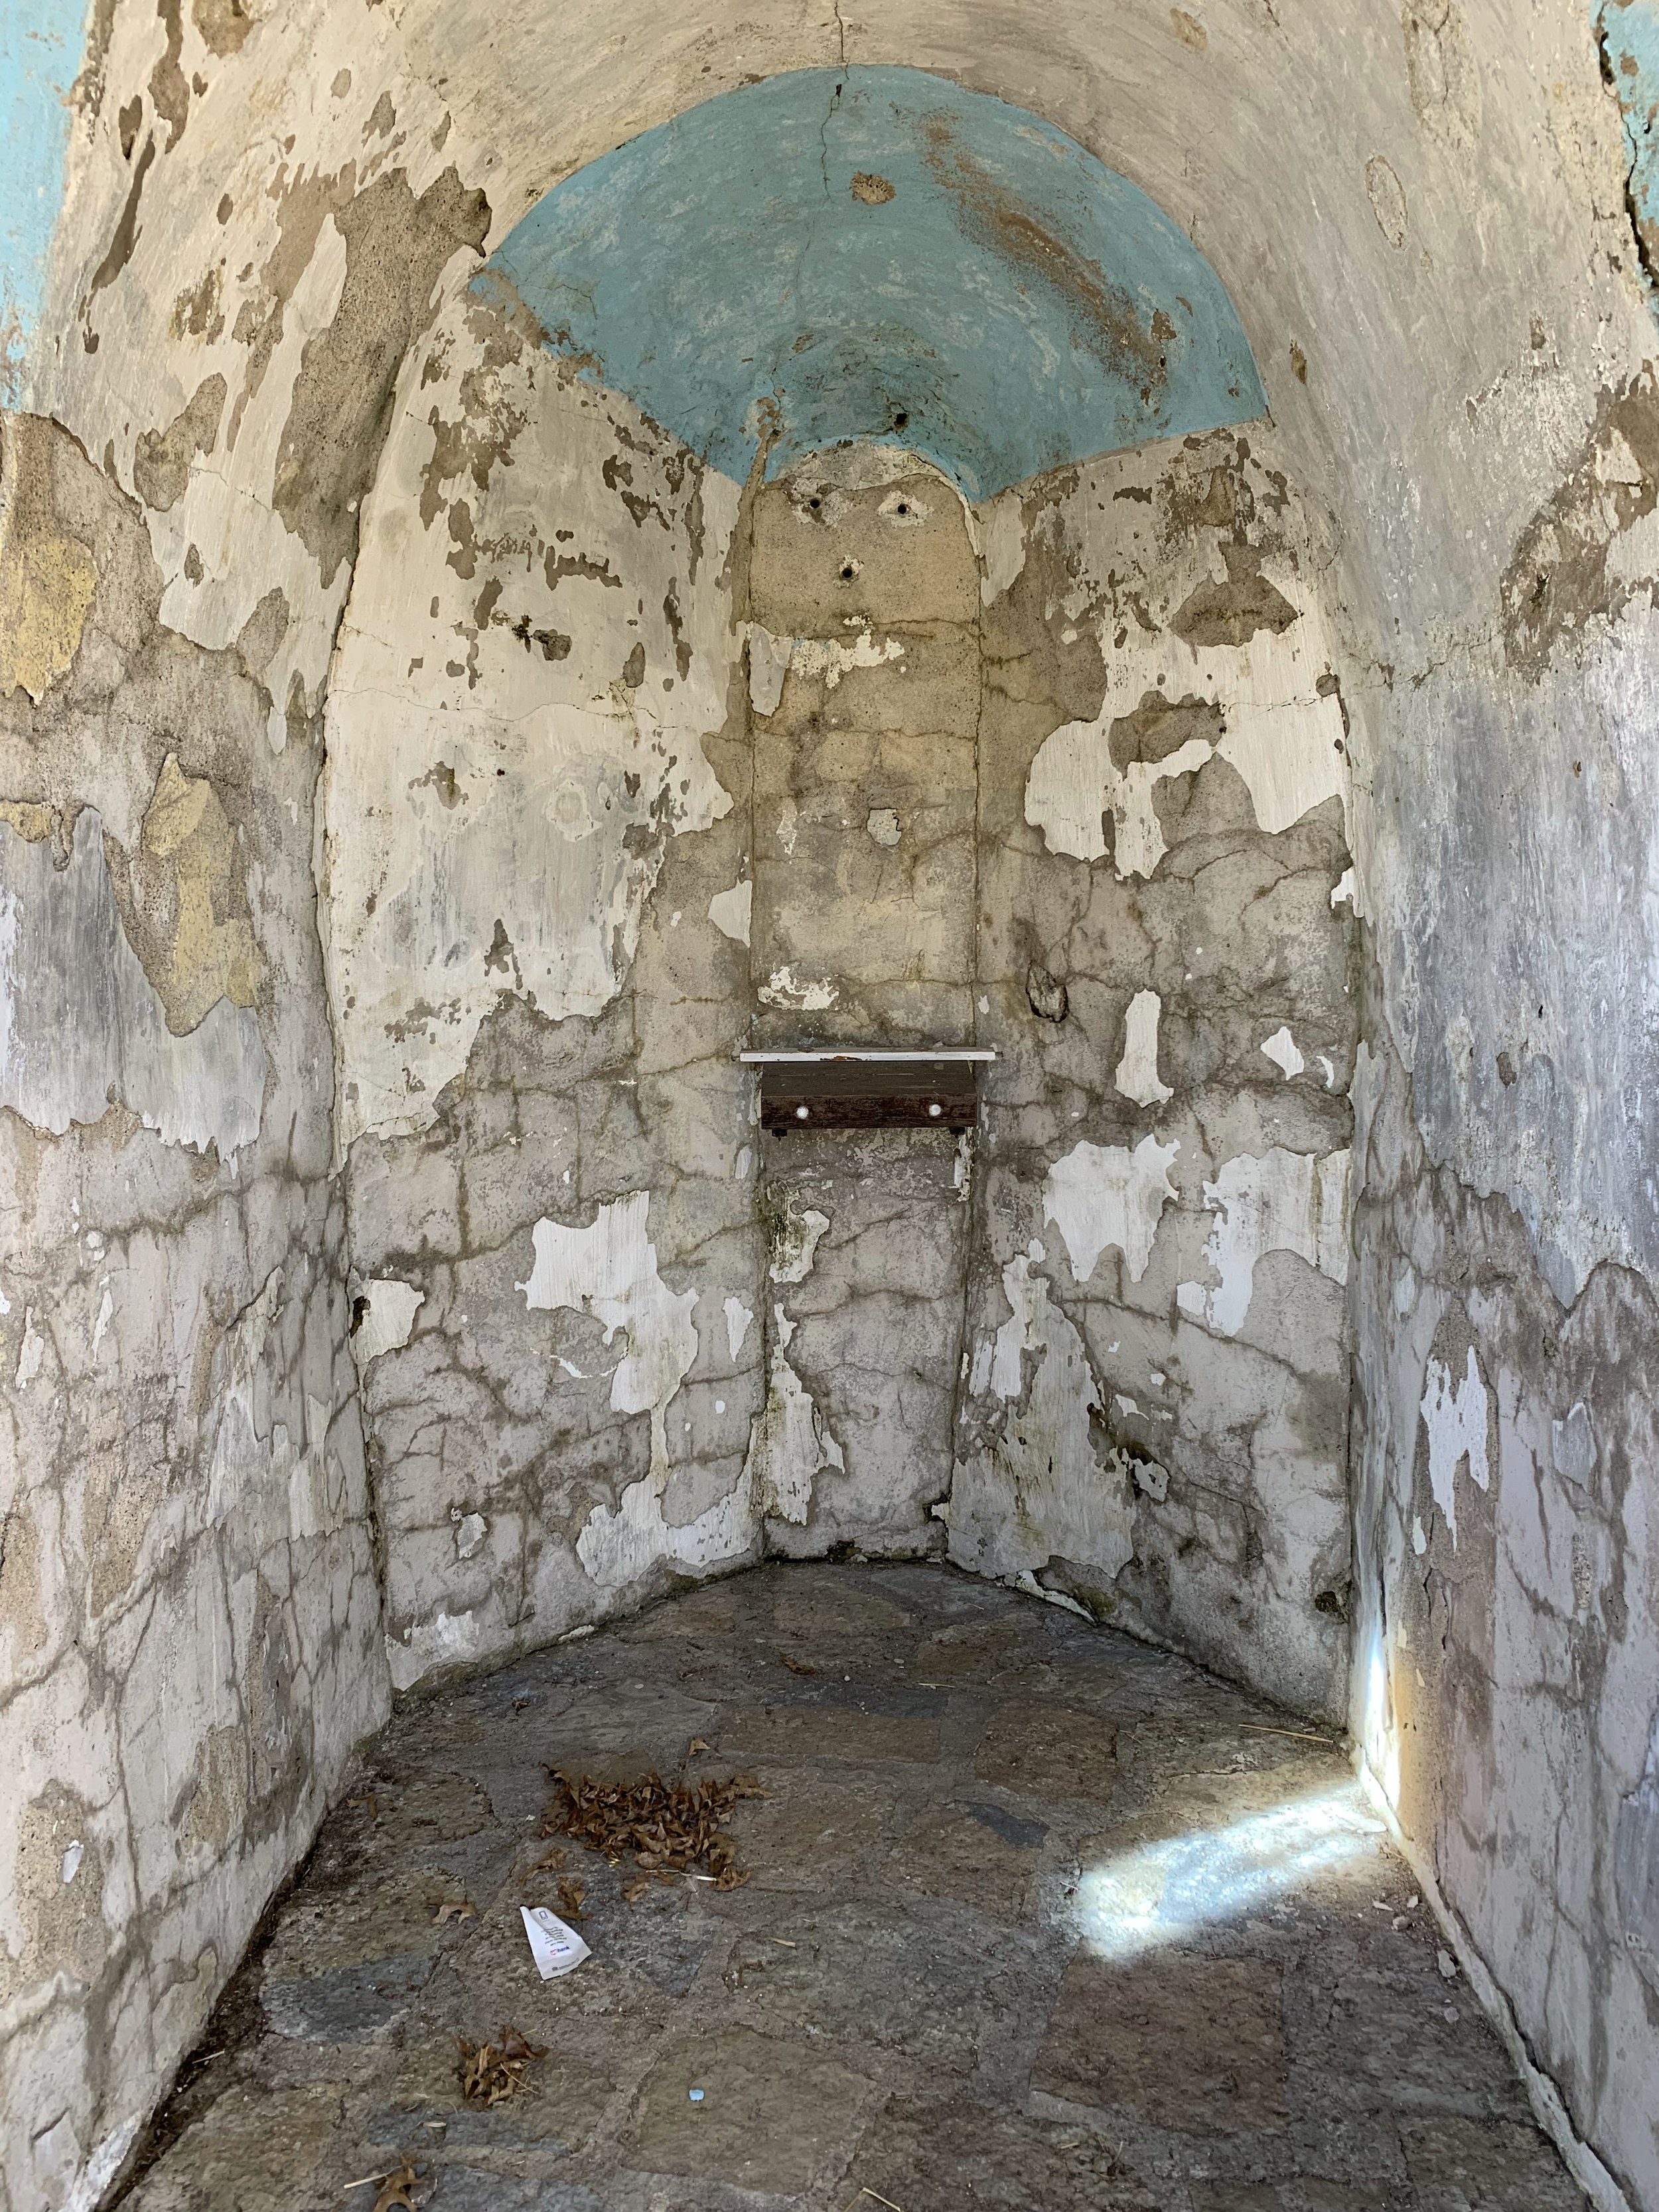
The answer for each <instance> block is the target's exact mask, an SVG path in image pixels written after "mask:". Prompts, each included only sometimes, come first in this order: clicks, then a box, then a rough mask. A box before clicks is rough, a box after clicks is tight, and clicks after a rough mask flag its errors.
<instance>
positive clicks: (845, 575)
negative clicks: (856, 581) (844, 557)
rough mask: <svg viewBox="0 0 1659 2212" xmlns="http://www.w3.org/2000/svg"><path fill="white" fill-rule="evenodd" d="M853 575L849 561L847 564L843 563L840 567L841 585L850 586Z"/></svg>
mask: <svg viewBox="0 0 1659 2212" xmlns="http://www.w3.org/2000/svg"><path fill="white" fill-rule="evenodd" d="M853 573H854V572H853V564H852V562H850V561H848V562H846V563H845V565H844V566H843V567H842V572H841V580H842V583H843V584H850V583H851V582H852V580H853Z"/></svg>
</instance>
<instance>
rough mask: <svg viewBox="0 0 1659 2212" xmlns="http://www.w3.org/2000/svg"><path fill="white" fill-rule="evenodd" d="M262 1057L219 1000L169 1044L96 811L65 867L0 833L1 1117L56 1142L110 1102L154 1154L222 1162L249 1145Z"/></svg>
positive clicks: (248, 1025) (242, 1020)
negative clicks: (212, 1154)
mask: <svg viewBox="0 0 1659 2212" xmlns="http://www.w3.org/2000/svg"><path fill="white" fill-rule="evenodd" d="M265 1065H266V1064H265V1048H264V1042H263V1041H262V1040H261V1038H260V1035H259V1024H258V1017H257V1015H256V1014H255V1013H254V1012H253V1011H252V1008H251V1007H246V1006H232V1005H231V1003H230V1001H229V1000H228V999H220V1000H217V1001H216V1003H215V1005H214V1006H213V1007H212V1008H211V1009H210V1012H208V1013H207V1014H206V1016H205V1017H204V1018H203V1019H202V1020H201V1021H200V1022H198V1023H197V1025H196V1027H195V1028H194V1029H193V1030H191V1032H190V1034H189V1035H188V1036H173V1032H172V1031H171V1030H169V1029H168V1027H167V1015H166V1012H165V1011H164V1009H163V1007H162V1005H161V1000H160V998H159V997H158V996H157V995H156V993H155V990H154V989H153V988H152V987H151V984H150V981H149V977H148V976H147V975H145V973H144V971H143V968H142V966H141V965H140V964H139V960H138V956H137V953H136V952H135V951H133V949H132V947H131V945H130V944H129V943H128V942H127V935H126V932H125V929H124V928H123V927H121V921H120V915H119V914H118V910H117V908H116V904H115V893H114V890H113V887H112V884H111V883H110V878H109V870H108V868H107V866H106V864H105V860H104V829H103V823H102V821H101V820H100V817H99V814H98V812H97V810H96V809H95V808H94V807H90V806H88V807H84V808H82V811H81V813H80V814H79V815H78V817H76V824H75V836H74V838H73V841H72V842H71V844H70V858H69V865H68V866H66V867H64V868H61V869H59V868H57V867H54V866H53V865H52V844H51V842H50V840H48V839H44V838H43V839H41V840H40V842H38V843H30V842H28V841H27V839H25V838H23V837H21V836H18V835H17V834H16V832H15V830H13V829H11V828H10V827H9V825H6V824H3V823H0V1106H9V1107H10V1108H11V1109H12V1110H13V1111H14V1112H15V1113H16V1114H19V1115H21V1116H22V1118H23V1119H24V1120H25V1121H28V1122H30V1123H32V1124H33V1127H35V1128H37V1129H45V1130H47V1131H49V1132H50V1133H51V1134H52V1135H53V1136H55V1137H61V1136H62V1135H64V1133H65V1131H66V1130H68V1128H69V1127H70V1124H71V1123H74V1122H79V1123H82V1124H88V1123H91V1122H94V1121H99V1120H100V1119H101V1117H102V1116H103V1115H105V1114H106V1113H107V1112H108V1111H109V1105H110V1094H111V1092H112V1091H113V1092H114V1095H115V1097H117V1098H118V1099H119V1100H120V1101H121V1102H122V1103H124V1104H125V1105H126V1106H127V1107H128V1108H129V1109H131V1111H132V1112H133V1113H135V1114H137V1115H138V1116H139V1118H140V1120H141V1121H143V1124H144V1126H145V1127H146V1128H149V1129H155V1130H157V1131H158V1132H159V1133H160V1134H161V1140H162V1142H163V1143H164V1144H169V1145H182V1146H188V1147H190V1148H191V1149H192V1150H194V1151H197V1152H205V1151H206V1150H207V1148H208V1146H210V1145H213V1146H217V1148H218V1152H219V1156H220V1158H222V1159H228V1158H230V1157H231V1155H232V1154H233V1153H234V1152H236V1151H237V1150H238V1149H239V1148H240V1146H243V1145H247V1144H251V1143H252V1140H253V1139H254V1138H255V1137H257V1136H258V1133H259V1117H260V1113H261V1110H262V1108H263V1105H264V1087H265Z"/></svg>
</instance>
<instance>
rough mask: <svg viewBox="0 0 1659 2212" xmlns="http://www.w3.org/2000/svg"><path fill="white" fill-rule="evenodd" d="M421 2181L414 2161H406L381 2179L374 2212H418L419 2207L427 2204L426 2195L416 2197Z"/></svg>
mask: <svg viewBox="0 0 1659 2212" xmlns="http://www.w3.org/2000/svg"><path fill="white" fill-rule="evenodd" d="M420 2179H422V2177H421V2175H420V2173H419V2172H417V2171H416V2167H415V2165H414V2163H413V2161H412V2160H410V2159H405V2160H404V2162H403V2164H402V2165H401V2166H396V2167H394V2168H393V2170H392V2172H390V2173H388V2174H385V2175H383V2176H382V2177H381V2180H380V2189H379V2190H378V2191H377V2192H376V2194H375V2198H374V2206H373V2208H372V2212H398V2208H402V2212H418V2207H419V2206H421V2205H422V2204H423V2203H425V2202H426V2199H425V2197H424V2195H422V2196H420V2197H416V2195H415V2193H414V2191H415V2186H416V2183H417V2182H418V2181H420Z"/></svg>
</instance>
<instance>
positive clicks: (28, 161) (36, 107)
mask: <svg viewBox="0 0 1659 2212" xmlns="http://www.w3.org/2000/svg"><path fill="white" fill-rule="evenodd" d="M86 15H87V11H86V6H85V0H0V386H6V385H9V384H11V383H12V382H14V381H15V379H16V378H17V376H18V375H19V374H20V373H21V365H22V357H23V355H24V353H25V351H26V349H27V346H28V343H29V340H30V339H31V337H33V332H34V326H35V325H36V323H37V322H38V321H39V320H40V300H41V295H42V294H43V293H44V291H45V289H46V261H47V257H48V255H49V254H50V252H51V250H52V233H53V231H54V230H55V229H56V228H57V227H58V215H59V212H60V211H61V210H62V208H63V204H64V165H65V162H66V161H67V158H68V155H69V136H70V106H69V101H70V89H71V88H72V87H73V85H74V82H75V78H76V72H77V71H78V70H79V69H80V66H81V56H82V49H83V46H84V44H85V31H86Z"/></svg>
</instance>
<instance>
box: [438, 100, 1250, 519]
mask: <svg viewBox="0 0 1659 2212" xmlns="http://www.w3.org/2000/svg"><path fill="white" fill-rule="evenodd" d="M503 278H504V279H506V280H507V283H509V284H510V285H511V287H512V288H513V291H514V292H516V294H517V295H518V296H519V297H520V299H521V300H522V301H524V303H525V305H526V307H529V309H530V310H531V311H532V313H533V314H534V315H535V316H536V317H537V318H538V319H539V321H540V322H541V324H542V325H543V326H544V330H545V331H546V332H547V334H548V343H549V344H550V346H552V347H553V348H555V349H556V350H557V351H559V352H560V353H562V354H564V355H566V356H568V357H569V358H570V359H572V360H574V362H576V363H577V364H578V365H579V368H580V372H581V373H582V374H584V375H586V376H589V377H591V378H592V379H593V380H595V381H598V382H600V383H603V384H605V385H608V386H611V387H612V388H613V389H615V390H618V391H621V392H626V393H627V394H628V395H629V398H632V399H634V400H635V402H636V403H637V404H639V405H640V406H641V408H643V409H644V410H645V411H646V413H647V414H648V415H650V416H653V418H654V419H655V420H656V421H657V422H660V423H662V424H663V425H664V426H665V428H667V429H669V430H671V431H672V432H673V433H674V435H676V436H677V437H679V438H682V439H684V441H685V443H686V444H687V445H688V446H690V447H691V448H692V449H693V450H694V451H695V452H696V453H700V454H702V456H703V457H704V458H705V459H707V460H708V461H709V462H710V463H711V464H712V465H714V467H716V468H718V469H721V470H723V471H725V472H726V474H727V475H728V476H732V477H738V479H741V478H743V477H745V476H746V475H747V474H748V471H749V469H750V464H751V462H752V461H753V459H754V456H755V453H756V451H757V444H758V440H759V436H760V434H761V432H762V429H763V428H769V430H770V432H771V433H772V435H773V436H774V439H775V442H774V444H773V447H772V450H771V453H770V455H769V462H768V469H769V473H771V474H775V473H776V472H777V471H779V470H780V469H781V468H782V467H784V466H786V465H787V464H788V463H789V462H790V461H791V460H792V459H795V458H796V457H798V456H799V455H800V454H802V453H810V452H813V451H816V450H817V449H818V448H820V447H824V446H828V445H831V444H834V443H836V441H839V440H842V439H847V438H873V439H876V440H878V441H884V442H888V443H892V444H898V445H902V446H905V447H908V448H910V449H911V450H913V451H915V452H918V453H922V454H925V455H926V456H927V459H930V460H932V461H933V462H935V463H936V464H937V465H939V467H940V468H942V469H944V470H945V471H946V472H947V473H948V474H949V475H950V476H951V477H953V478H954V479H955V480H956V482H957V483H958V484H960V486H961V487H962V489H963V491H965V492H966V493H967V494H968V495H969V497H970V498H975V499H979V498H984V497H986V496H987V495H990V494H991V493H993V492H996V491H1000V490H1001V489H1003V488H1004V487H1005V486H1006V485H1008V484H1011V483H1018V482H1020V481H1022V480H1023V479H1024V478H1025V477H1030V476H1034V475H1036V473H1037V472H1038V471H1040V470H1043V469H1048V468H1054V467H1056V466H1059V465H1062V464H1064V463H1066V462H1069V461H1075V460H1080V459H1085V458H1086V457H1087V456H1089V455H1090V454H1093V453H1107V452H1111V451H1115V450H1117V449H1120V448H1121V447H1128V446H1135V445H1139V444H1140V443H1141V442H1142V441H1145V440H1146V439H1149V438H1161V437H1169V436H1173V435H1181V434H1182V433H1186V432H1189V431H1199V430H1208V429H1212V428H1216V427H1218V425H1220V424H1224V423H1229V422H1244V421H1248V420H1249V418H1251V417H1252V416H1257V415H1260V414H1261V413H1263V412H1264V411H1265V410H1266V405H1267V401H1266V398H1265V396H1264V394H1263V392H1262V388H1261V378H1260V376H1259V375H1258V374H1257V371H1256V366H1255V359H1254V357H1253V356H1252V354H1251V351H1250V347H1249V341H1248V339H1247V338H1246V337H1245V335H1244V331H1243V327H1242V325H1240V322H1239V319H1238V317H1237V313H1236V312H1235V310H1234V308H1233V305H1232V302H1231V300H1230V299H1229V298H1228V296H1227V295H1226V292H1225V289H1223V287H1222V284H1221V282H1220V280H1219V278H1218V276H1216V274H1215V272H1214V270H1212V268H1211V267H1210V265H1209V264H1208V263H1207V262H1206V260H1205V259H1204V258H1203V256H1202V255H1201V254H1200V253H1199V252H1198V251H1197V250H1196V248H1195V247H1194V246H1193V244H1192V242H1191V240H1189V239H1188V237H1187V236H1186V234H1184V232H1182V230H1181V229H1180V228H1178V227H1177V226H1176V224H1175V223H1174V222H1171V221H1170V218H1169V216H1166V215H1165V214H1164V212H1163V210H1161V209H1160V208H1158V206H1157V205H1156V204H1154V203H1153V202H1152V200H1151V199H1149V198H1148V197H1147V196H1146V193H1145V192H1143V191H1139V189H1138V187H1137V186H1135V185H1132V184H1130V183H1129V182H1128V180H1127V179H1126V178H1123V177H1121V176H1118V175H1117V174H1116V173H1115V172H1113V171H1112V170H1110V169H1108V168H1106V167H1103V165H1102V164H1101V163H1100V162H1099V161H1097V160H1096V159H1095V157H1094V155H1091V154H1090V153H1088V152H1086V151H1085V149H1083V148H1082V147H1081V146H1079V144H1078V143H1076V141H1075V140H1073V139H1071V138H1068V137H1066V135H1065V134H1064V132H1062V131H1057V130H1055V129H1054V127H1053V126H1052V125H1049V124H1047V123H1044V122H1042V121H1041V120H1040V119H1039V118H1037V117H1036V116H1034V115H1031V114H1029V113H1027V112H1025V111H1024V109H1022V108H1017V107H1012V106H1008V105H1007V104H1006V102H1005V101H1002V100H994V99H991V98H989V97H987V95H985V94H980V93H971V92H964V91H963V90H962V89H961V88H960V87H959V86H957V85H955V84H952V83H951V82H949V81H948V80H947V79H945V78H943V77H938V76H930V75H928V74H927V72H926V71H924V70H911V69H890V68H848V69H840V70H799V71H795V72H793V73H791V74H789V75H787V76H775V77H770V78H768V79H767V80H765V81H764V82H762V83H760V84H757V85H750V86H745V87H744V88H742V89H741V90H740V91H737V92H731V93H726V94H721V95H720V97H719V98H717V99H714V100H708V101H707V102H705V103H704V104H703V105H702V106H698V107H693V108H690V109H688V110H687V111H686V112H685V113H684V114H683V115H679V116H677V117H676V118H674V120H673V121H672V122H671V123H666V124H664V125H661V126H660V127H659V128H658V129H656V130H653V131H647V132H645V133H644V134H643V135H642V136H641V137H638V138H635V139H633V140H631V141H630V142H629V143H628V144H627V145H625V146H622V147H619V148H618V149H617V150H616V151H615V152H614V153H611V154H606V155H602V156H601V157H600V158H599V160H597V161H592V162H590V163H589V164H588V165H587V166H586V167H585V168H582V169H580V170H578V171H577V172H576V173H574V175H573V176H570V177H568V178H567V179H565V180H564V181H563V183H562V184H559V185H555V186H554V188H553V189H552V191H550V192H548V193H547V194H546V195H545V197H544V198H543V199H541V200H540V201H539V202H538V204H537V205H536V206H535V207H534V208H532V210H531V211H530V212H529V214H528V215H526V216H525V217H524V219H523V221H522V222H520V223H519V224H518V226H517V227H516V228H515V229H514V230H513V233H512V234H511V235H510V236H509V237H508V238H507V240H505V241H504V242H503V243H502V245H501V246H500V247H499V248H498V249H497V251H496V252H495V254H493V255H492V256H491V258H490V261H489V266H488V268H487V269H486V270H484V271H483V272H482V273H481V275H480V276H479V277H478V278H477V280H475V283H476V285H477V288H478V289H480V290H481V292H482V293H483V295H485V296H488V295H489V289H490V288H491V285H492V283H496V284H499V282H500V280H501V279H503Z"/></svg>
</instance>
